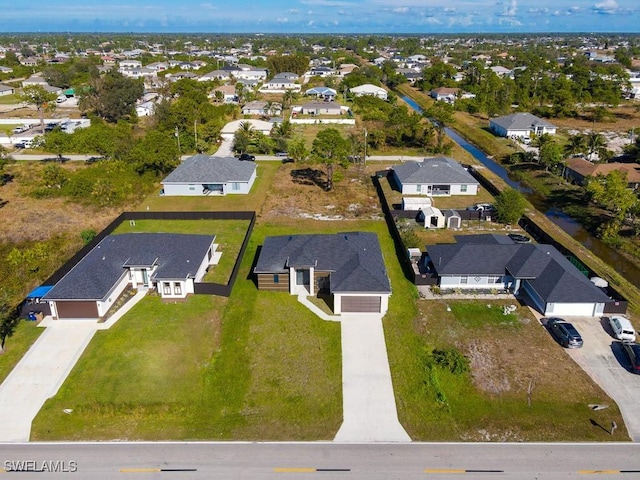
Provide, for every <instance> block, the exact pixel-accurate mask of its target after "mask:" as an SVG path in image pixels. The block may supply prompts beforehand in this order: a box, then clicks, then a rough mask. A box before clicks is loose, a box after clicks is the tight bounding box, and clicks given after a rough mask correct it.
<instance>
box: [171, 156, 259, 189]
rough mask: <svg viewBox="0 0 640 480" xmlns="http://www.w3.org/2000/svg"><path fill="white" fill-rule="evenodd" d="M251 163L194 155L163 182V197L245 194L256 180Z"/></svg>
mask: <svg viewBox="0 0 640 480" xmlns="http://www.w3.org/2000/svg"><path fill="white" fill-rule="evenodd" d="M256 176H257V168H256V164H255V163H254V162H250V161H240V160H238V159H237V158H234V157H215V156H209V155H194V156H193V157H189V158H187V159H186V160H185V161H184V162H182V163H181V164H180V165H178V167H176V169H175V170H174V171H173V172H171V173H170V174H169V175H168V176H167V177H166V178H165V179H164V180H162V187H163V194H164V195H165V196H207V195H228V194H247V193H249V191H250V190H251V187H252V186H253V183H254V182H255V180H256Z"/></svg>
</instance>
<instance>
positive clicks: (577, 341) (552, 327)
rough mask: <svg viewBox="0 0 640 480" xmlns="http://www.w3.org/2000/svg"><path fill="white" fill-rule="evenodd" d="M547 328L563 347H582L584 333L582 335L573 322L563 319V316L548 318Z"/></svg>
mask: <svg viewBox="0 0 640 480" xmlns="http://www.w3.org/2000/svg"><path fill="white" fill-rule="evenodd" d="M547 329H548V330H549V332H550V333H551V335H553V337H554V338H555V339H556V340H557V341H558V343H559V344H560V345H562V346H563V347H565V348H580V347H582V343H583V342H582V335H580V333H579V332H578V330H576V327H574V326H573V324H571V323H569V322H567V321H565V320H563V319H562V318H555V317H552V318H549V319H548V320H547Z"/></svg>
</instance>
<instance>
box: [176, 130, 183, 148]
mask: <svg viewBox="0 0 640 480" xmlns="http://www.w3.org/2000/svg"><path fill="white" fill-rule="evenodd" d="M175 136H176V139H177V140H178V153H182V150H180V132H178V126H177V125H176V133H175Z"/></svg>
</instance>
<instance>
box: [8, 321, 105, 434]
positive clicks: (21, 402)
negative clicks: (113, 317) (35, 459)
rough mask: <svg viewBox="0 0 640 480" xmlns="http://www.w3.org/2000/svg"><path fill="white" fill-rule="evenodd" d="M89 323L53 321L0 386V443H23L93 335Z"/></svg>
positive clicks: (93, 326)
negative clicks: (33, 422) (43, 406)
mask: <svg viewBox="0 0 640 480" xmlns="http://www.w3.org/2000/svg"><path fill="white" fill-rule="evenodd" d="M96 326H97V322H96V321H93V320H64V321H53V322H51V325H50V326H48V327H47V328H46V329H45V331H44V332H43V333H42V335H40V337H39V338H38V340H36V342H35V343H34V344H33V346H32V347H31V348H30V349H29V351H28V352H27V353H26V354H25V356H24V357H23V358H22V360H20V362H19V363H18V364H17V365H16V367H15V368H14V369H13V371H12V372H11V373H10V374H9V376H8V377H7V378H6V379H5V381H4V382H3V383H2V385H0V442H27V441H29V436H30V433H31V422H32V421H33V419H34V418H35V416H36V415H37V413H38V411H39V410H40V408H42V405H43V404H44V402H45V401H46V400H47V399H48V398H50V397H52V396H53V395H55V394H56V392H57V391H58V389H59V388H60V385H62V382H64V380H65V379H66V378H67V375H68V374H69V372H70V371H71V369H72V368H73V366H74V365H75V363H76V361H77V360H78V358H79V357H80V355H81V354H82V352H83V351H84V349H85V347H86V346H87V345H88V344H89V341H90V340H91V338H92V337H93V334H94V333H95V332H96Z"/></svg>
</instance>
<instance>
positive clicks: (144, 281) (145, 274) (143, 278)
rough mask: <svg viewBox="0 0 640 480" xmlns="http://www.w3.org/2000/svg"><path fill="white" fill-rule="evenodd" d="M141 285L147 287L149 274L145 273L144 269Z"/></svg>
mask: <svg viewBox="0 0 640 480" xmlns="http://www.w3.org/2000/svg"><path fill="white" fill-rule="evenodd" d="M142 284H143V285H144V286H145V287H148V286H149V274H148V273H147V269H146V268H145V269H143V270H142Z"/></svg>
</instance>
